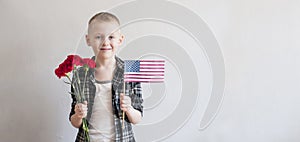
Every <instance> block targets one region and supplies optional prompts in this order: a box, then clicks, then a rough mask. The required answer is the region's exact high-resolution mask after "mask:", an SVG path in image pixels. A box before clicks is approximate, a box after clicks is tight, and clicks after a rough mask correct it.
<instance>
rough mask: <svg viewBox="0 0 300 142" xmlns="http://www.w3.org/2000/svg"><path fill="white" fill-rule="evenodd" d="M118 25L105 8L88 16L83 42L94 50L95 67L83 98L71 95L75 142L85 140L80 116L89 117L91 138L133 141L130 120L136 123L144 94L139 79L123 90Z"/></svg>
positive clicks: (141, 111) (71, 119)
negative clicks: (79, 98) (86, 31)
mask: <svg viewBox="0 0 300 142" xmlns="http://www.w3.org/2000/svg"><path fill="white" fill-rule="evenodd" d="M119 27H120V22H119V19H118V18H117V17H116V16H114V15H113V14H111V13H108V12H100V13H98V14H96V15H94V16H93V17H92V18H91V19H90V20H89V23H88V33H87V35H86V42H87V44H88V46H90V47H91V48H92V49H93V51H94V54H95V56H94V57H93V59H95V62H96V68H95V69H93V70H90V71H89V72H88V75H87V81H86V85H85V95H86V101H84V102H83V103H77V101H76V99H75V96H74V95H72V99H73V102H72V109H71V112H70V121H71V124H72V125H73V126H74V127H76V128H78V129H79V131H78V134H77V137H76V142H85V141H87V140H86V138H85V136H84V132H83V129H82V118H86V119H87V121H88V127H89V136H90V140H91V141H92V142H93V141H97V142H102V141H105V142H106V141H108V142H111V141H120V142H121V141H122V142H124V141H126V142H134V141H135V139H134V135H133V131H132V126H131V123H132V124H136V123H138V122H139V121H140V120H141V118H142V113H143V106H142V103H143V98H142V94H141V85H140V83H126V87H125V88H126V92H125V93H126V95H124V93H123V74H124V62H123V61H122V60H121V59H120V58H118V57H117V56H116V51H117V49H118V47H119V46H120V45H121V44H122V42H123V41H124V35H122V34H121V32H120V29H119ZM79 76H80V77H79V78H80V80H83V78H84V73H83V71H80V70H79ZM123 111H124V112H125V122H124V128H122V123H123V122H122V119H123V118H122V113H123Z"/></svg>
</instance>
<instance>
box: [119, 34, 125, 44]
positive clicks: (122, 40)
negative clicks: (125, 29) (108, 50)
mask: <svg viewBox="0 0 300 142" xmlns="http://www.w3.org/2000/svg"><path fill="white" fill-rule="evenodd" d="M124 38H125V37H124V35H123V34H121V35H120V38H119V42H118V43H119V45H121V44H122V43H123V42H124Z"/></svg>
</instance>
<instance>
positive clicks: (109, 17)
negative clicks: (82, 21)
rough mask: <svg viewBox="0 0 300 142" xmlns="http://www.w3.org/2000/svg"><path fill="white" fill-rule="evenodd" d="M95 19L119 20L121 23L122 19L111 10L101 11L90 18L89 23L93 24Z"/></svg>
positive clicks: (105, 20) (104, 20)
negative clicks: (110, 11)
mask: <svg viewBox="0 0 300 142" xmlns="http://www.w3.org/2000/svg"><path fill="white" fill-rule="evenodd" d="M94 20H97V21H103V22H117V23H118V24H119V25H120V20H119V19H118V17H117V16H115V15H114V14H112V13H109V12H99V13H97V14H95V15H94V16H93V17H92V18H91V19H90V20H89V23H88V24H91V23H92V22H93V21H94Z"/></svg>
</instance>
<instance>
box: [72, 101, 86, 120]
mask: <svg viewBox="0 0 300 142" xmlns="http://www.w3.org/2000/svg"><path fill="white" fill-rule="evenodd" d="M87 110H88V108H87V101H84V102H83V103H78V104H76V105H75V109H74V111H75V116H76V117H77V118H80V119H82V118H85V117H86V115H87Z"/></svg>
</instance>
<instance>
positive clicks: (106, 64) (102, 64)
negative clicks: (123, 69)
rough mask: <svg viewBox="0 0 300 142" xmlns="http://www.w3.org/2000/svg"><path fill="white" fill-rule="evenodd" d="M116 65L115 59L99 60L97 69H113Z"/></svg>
mask: <svg viewBox="0 0 300 142" xmlns="http://www.w3.org/2000/svg"><path fill="white" fill-rule="evenodd" d="M115 64H116V59H115V58H110V59H98V61H97V68H112V67H114V66H115Z"/></svg>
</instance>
